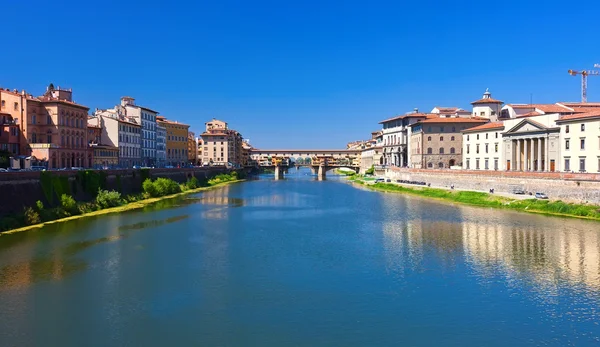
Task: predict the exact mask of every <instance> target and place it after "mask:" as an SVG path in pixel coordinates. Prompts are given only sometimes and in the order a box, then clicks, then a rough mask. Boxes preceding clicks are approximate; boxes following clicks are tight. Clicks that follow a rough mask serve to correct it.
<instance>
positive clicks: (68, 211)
mask: <svg viewBox="0 0 600 347" xmlns="http://www.w3.org/2000/svg"><path fill="white" fill-rule="evenodd" d="M60 207H61V208H62V209H63V211H64V212H65V215H67V216H70V215H72V214H76V213H77V212H79V209H78V208H77V202H75V199H73V197H72V196H70V195H67V194H63V195H61V196H60Z"/></svg>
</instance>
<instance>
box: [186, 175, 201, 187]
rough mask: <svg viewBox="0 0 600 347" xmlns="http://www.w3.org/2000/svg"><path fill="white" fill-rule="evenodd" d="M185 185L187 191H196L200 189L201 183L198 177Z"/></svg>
mask: <svg viewBox="0 0 600 347" xmlns="http://www.w3.org/2000/svg"><path fill="white" fill-rule="evenodd" d="M185 185H186V187H187V189H196V188H198V187H200V182H198V179H197V178H196V177H192V178H190V179H189V180H188V181H187V182H186V183H185Z"/></svg>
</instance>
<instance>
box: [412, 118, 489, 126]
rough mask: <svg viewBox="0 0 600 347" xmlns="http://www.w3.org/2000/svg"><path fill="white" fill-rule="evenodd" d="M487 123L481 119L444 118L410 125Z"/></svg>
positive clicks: (486, 120)
mask: <svg viewBox="0 0 600 347" xmlns="http://www.w3.org/2000/svg"><path fill="white" fill-rule="evenodd" d="M488 121H489V119H485V120H483V119H476V118H462V117H446V118H429V119H425V120H422V121H420V122H418V123H415V124H412V125H417V124H424V123H428V124H432V123H486V122H488Z"/></svg>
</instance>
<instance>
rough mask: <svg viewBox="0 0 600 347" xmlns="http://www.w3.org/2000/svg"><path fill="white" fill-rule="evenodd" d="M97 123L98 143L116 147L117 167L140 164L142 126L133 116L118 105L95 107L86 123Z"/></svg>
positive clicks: (130, 166)
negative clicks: (92, 114)
mask: <svg viewBox="0 0 600 347" xmlns="http://www.w3.org/2000/svg"><path fill="white" fill-rule="evenodd" d="M95 124H98V125H99V126H100V127H101V129H102V130H101V136H100V141H99V142H98V144H101V145H105V146H108V147H115V148H117V149H118V163H117V164H116V165H117V166H118V167H119V168H132V167H134V166H140V165H141V164H142V159H141V142H142V140H141V135H142V126H141V125H140V124H139V123H138V122H137V120H135V118H133V117H129V116H127V115H126V114H125V112H124V110H122V109H119V108H118V107H116V108H113V109H107V110H99V109H96V111H95V113H94V116H93V117H90V118H89V120H88V125H90V126H93V125H95Z"/></svg>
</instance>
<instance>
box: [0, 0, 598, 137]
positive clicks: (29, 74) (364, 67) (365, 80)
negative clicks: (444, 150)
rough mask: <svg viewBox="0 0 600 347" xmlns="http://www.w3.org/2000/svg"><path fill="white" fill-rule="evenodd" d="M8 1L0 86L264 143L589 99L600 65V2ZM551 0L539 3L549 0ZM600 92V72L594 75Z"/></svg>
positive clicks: (366, 131)
mask: <svg viewBox="0 0 600 347" xmlns="http://www.w3.org/2000/svg"><path fill="white" fill-rule="evenodd" d="M123 2H124V4H122V3H121V1H96V2H95V3H94V2H93V1H89V2H88V1H47V0H44V1H41V0H40V1H38V0H27V1H3V3H2V5H1V6H0V7H1V12H2V13H3V16H2V34H3V36H2V37H3V41H2V62H3V68H2V70H1V72H0V85H1V86H3V87H9V88H11V89H12V88H17V89H26V90H28V91H29V92H31V93H33V94H36V95H39V94H41V93H42V92H43V91H44V89H45V86H46V85H48V84H49V83H50V82H53V83H54V84H55V85H60V86H61V87H62V86H64V87H71V88H73V89H74V98H75V100H76V101H77V102H79V103H82V104H84V105H86V106H89V107H90V108H91V109H92V110H93V109H94V108H96V107H98V108H108V107H112V106H114V104H116V103H118V101H119V98H120V97H121V96H123V95H130V96H133V97H135V98H136V100H137V102H138V104H141V105H144V106H147V107H150V108H152V109H156V110H158V111H160V112H161V114H163V115H165V116H166V117H168V118H171V119H174V120H179V121H182V122H187V123H189V124H191V129H192V130H194V131H200V130H202V129H203V126H204V122H206V121H208V120H210V119H211V118H212V117H216V118H219V119H222V120H225V121H227V122H229V124H230V126H231V127H232V128H235V129H237V130H239V131H240V132H241V133H242V134H243V135H244V137H246V138H249V139H250V140H251V142H252V144H253V145H254V146H256V147H259V148H342V147H344V146H345V144H346V142H348V141H352V140H356V139H361V138H368V136H369V132H370V131H373V130H377V129H378V128H379V125H378V124H377V123H378V121H380V120H382V119H385V118H388V117H390V116H393V115H396V114H401V113H404V112H406V111H410V110H412V109H413V108H415V107H417V108H419V109H420V110H426V111H429V110H430V109H431V108H433V107H434V106H436V105H440V106H458V107H463V108H466V109H470V104H469V103H470V102H471V101H474V100H476V99H478V98H480V97H481V94H482V93H483V92H484V91H485V88H490V91H491V92H492V93H493V96H494V97H495V98H499V99H501V100H503V101H505V102H512V103H518V102H529V99H530V94H533V101H534V102H538V103H552V102H557V101H565V100H568V101H578V100H579V98H580V78H579V77H571V76H569V75H568V74H567V70H568V69H590V68H592V67H593V65H594V63H600V44H599V42H600V22H598V20H597V18H594V16H596V17H597V13H598V11H599V10H600V7H599V6H598V4H597V3H596V2H593V1H578V2H572V3H564V2H560V1H545V2H539V1H536V2H535V3H537V4H535V5H534V4H531V3H530V2H529V1H473V2H456V1H451V2H445V1H444V2H442V1H403V2H401V1H309V0H305V1H261V0H255V1H228V0H218V1H202V0H200V1H197V2H196V1H194V2H192V1H190V2H187V3H185V2H184V1H160V2H161V3H160V4H156V2H157V1H148V2H146V1H139V2H138V1H135V2H134V1H123ZM542 4H543V5H542ZM588 94H589V97H588V98H589V100H590V101H600V76H598V77H590V78H589V91H588Z"/></svg>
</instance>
